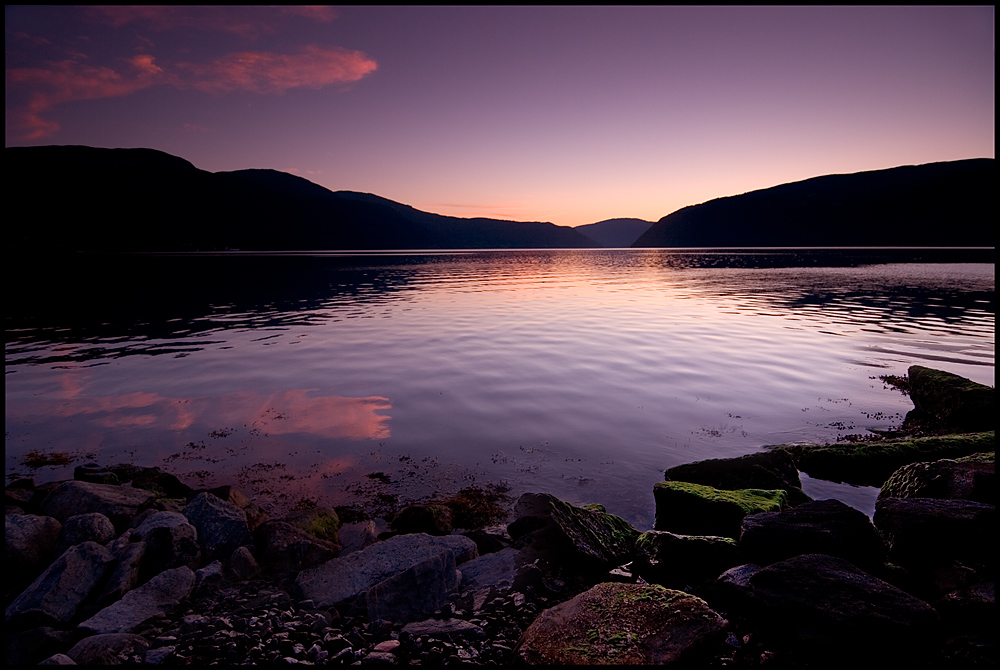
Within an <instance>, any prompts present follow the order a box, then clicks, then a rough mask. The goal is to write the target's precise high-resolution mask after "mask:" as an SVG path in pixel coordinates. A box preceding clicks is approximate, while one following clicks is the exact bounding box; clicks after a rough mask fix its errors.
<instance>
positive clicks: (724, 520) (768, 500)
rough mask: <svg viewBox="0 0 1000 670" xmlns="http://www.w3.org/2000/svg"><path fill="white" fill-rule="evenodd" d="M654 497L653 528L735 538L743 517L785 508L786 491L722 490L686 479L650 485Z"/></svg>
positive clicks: (679, 532) (682, 533)
mask: <svg viewBox="0 0 1000 670" xmlns="http://www.w3.org/2000/svg"><path fill="white" fill-rule="evenodd" d="M653 499H654V500H655V501H656V520H655V522H654V524H653V529H654V530H666V531H670V532H671V533H677V534H679V535H717V536H722V537H732V538H736V537H739V534H740V525H741V524H742V522H743V517H745V516H747V515H749V514H758V513H760V512H777V511H780V510H782V509H784V508H785V501H786V500H787V494H786V493H785V492H784V491H783V490H781V489H774V490H768V489H739V490H736V491H724V490H722V489H717V488H713V487H711V486H703V485H701V484H691V483H688V482H658V483H656V484H654V485H653Z"/></svg>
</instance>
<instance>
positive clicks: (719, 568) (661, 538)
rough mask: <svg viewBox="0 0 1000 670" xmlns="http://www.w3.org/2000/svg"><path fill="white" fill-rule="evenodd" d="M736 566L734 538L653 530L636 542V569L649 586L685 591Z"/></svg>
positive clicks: (634, 563) (634, 565)
mask: <svg viewBox="0 0 1000 670" xmlns="http://www.w3.org/2000/svg"><path fill="white" fill-rule="evenodd" d="M736 564H737V558H736V541H735V540H733V539H732V538H729V537H716V536H711V535H676V534H674V533H670V532H667V531H658V530H651V531H649V532H646V533H643V534H642V535H640V536H639V540H638V542H636V547H635V561H633V562H632V569H633V571H634V572H635V573H636V574H638V575H639V576H640V577H642V578H643V579H644V580H646V581H647V582H650V583H653V584H660V585H661V586H666V587H668V588H681V587H685V586H689V585H697V584H699V583H701V582H704V581H706V580H710V579H715V578H716V577H718V576H719V575H720V574H721V573H722V572H724V571H725V570H728V569H729V568H731V567H733V566H734V565H736Z"/></svg>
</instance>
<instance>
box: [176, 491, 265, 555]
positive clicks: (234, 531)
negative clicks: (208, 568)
mask: <svg viewBox="0 0 1000 670" xmlns="http://www.w3.org/2000/svg"><path fill="white" fill-rule="evenodd" d="M183 514H184V516H185V517H187V519H188V521H189V522H190V523H191V525H192V526H194V527H195V528H196V529H197V530H198V541H199V543H200V544H201V547H202V552H203V554H202V558H203V559H205V560H209V561H212V560H215V559H217V558H219V559H227V560H228V559H229V557H230V556H232V555H233V552H234V551H236V549H237V547H242V546H244V545H247V544H250V542H251V536H250V528H249V526H248V525H247V517H246V513H245V512H244V511H243V510H242V509H240V508H239V507H237V506H236V505H234V504H232V503H230V502H226V501H224V500H222V499H221V498H219V497H217V496H215V495H212V494H211V493H199V494H198V495H197V496H195V497H194V499H192V500H191V502H189V503H188V504H187V506H185V507H184V511H183Z"/></svg>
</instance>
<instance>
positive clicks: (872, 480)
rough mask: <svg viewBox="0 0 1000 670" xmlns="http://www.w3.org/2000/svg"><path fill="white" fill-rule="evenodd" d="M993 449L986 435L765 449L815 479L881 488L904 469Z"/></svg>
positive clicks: (991, 438) (991, 435)
mask: <svg viewBox="0 0 1000 670" xmlns="http://www.w3.org/2000/svg"><path fill="white" fill-rule="evenodd" d="M995 445H996V435H995V433H994V432H993V431H989V432H984V433H961V434H953V435H935V436H933V437H918V438H912V439H903V440H883V441H881V442H859V443H839V444H781V445H775V446H771V447H768V449H780V450H782V451H786V452H788V453H789V454H790V455H791V456H792V459H793V460H794V461H795V464H796V466H797V467H798V468H799V470H801V471H802V472H805V473H806V474H807V475H809V476H810V477H814V478H816V479H827V480H830V481H835V482H847V483H849V484H854V485H858V486H882V485H883V484H884V483H885V481H886V479H888V478H889V476H890V475H891V474H892V473H893V472H895V471H896V470H898V469H899V468H901V467H903V466H904V465H909V464H910V463H919V462H922V461H937V460H941V459H942V458H960V457H962V456H969V455H972V454H977V453H981V452H991V451H994V450H995V448H996V446H995Z"/></svg>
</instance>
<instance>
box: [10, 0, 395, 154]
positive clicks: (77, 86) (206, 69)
mask: <svg viewBox="0 0 1000 670" xmlns="http://www.w3.org/2000/svg"><path fill="white" fill-rule="evenodd" d="M154 9H155V8H154ZM83 60H85V57H84V56H79V57H77V58H76V59H66V60H62V61H58V62H54V63H48V64H46V65H45V66H42V67H31V68H12V69H10V70H7V90H8V94H10V92H11V91H14V92H18V91H19V90H23V91H26V96H25V102H24V103H22V104H20V105H17V104H13V105H11V106H10V108H9V109H8V113H7V132H8V133H9V134H10V135H13V136H16V137H17V138H18V139H26V140H36V139H40V138H43V137H48V136H50V135H52V134H54V133H55V132H56V131H58V130H59V124H58V123H57V122H55V121H52V120H50V119H47V118H45V115H46V113H47V112H50V111H51V110H52V109H53V108H54V107H56V106H58V105H61V104H63V103H67V102H73V101H78V100H95V99H98V98H114V97H121V96H125V95H130V94H132V93H135V92H136V91H140V90H142V89H145V88H148V87H150V86H154V85H158V84H169V85H171V86H175V87H176V88H194V89H197V90H199V91H205V92H210V93H230V92H233V91H250V92H254V93H261V94H280V93H283V92H285V91H286V90H288V89H290V88H299V87H306V88H313V89H319V88H323V87H324V86H329V85H331V84H347V83H351V82H355V81H358V80H359V79H361V78H362V77H364V76H365V75H367V74H369V73H371V72H374V71H375V69H376V68H377V67H378V66H377V64H376V62H375V61H374V60H372V59H371V58H369V57H367V56H366V55H364V54H363V53H361V52H360V51H349V50H347V49H340V48H336V47H334V48H323V47H319V46H314V45H313V46H307V47H305V48H304V49H303V50H302V52H301V53H299V54H278V53H271V52H266V51H245V52H240V53H233V54H229V55H226V56H223V57H222V58H218V59H216V60H214V61H212V62H211V63H207V64H201V63H180V64H178V65H177V67H176V70H177V72H176V73H172V72H168V71H166V70H165V69H164V68H162V67H160V66H159V65H157V64H156V62H155V60H154V58H153V56H151V55H149V54H140V55H137V56H133V57H131V58H129V59H127V61H126V62H127V63H128V66H127V67H126V68H123V69H121V71H119V70H115V69H113V68H110V67H104V66H93V65H88V64H86V63H85V62H82V61H83Z"/></svg>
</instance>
